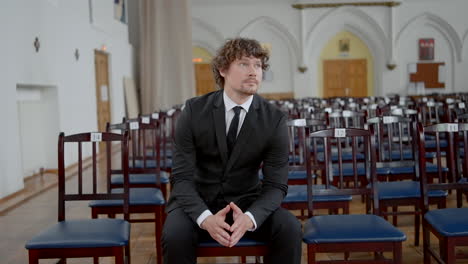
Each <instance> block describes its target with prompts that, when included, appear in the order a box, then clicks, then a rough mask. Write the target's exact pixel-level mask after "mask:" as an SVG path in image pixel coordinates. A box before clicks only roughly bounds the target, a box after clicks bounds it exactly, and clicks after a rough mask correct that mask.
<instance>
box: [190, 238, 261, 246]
mask: <svg viewBox="0 0 468 264" xmlns="http://www.w3.org/2000/svg"><path fill="white" fill-rule="evenodd" d="M265 245H266V243H265V242H262V241H257V240H253V239H250V238H246V237H243V238H241V239H240V240H239V242H238V243H237V244H236V247H251V246H265ZM198 247H223V246H222V245H221V244H219V243H218V242H217V241H216V240H214V239H212V238H205V239H203V240H202V241H200V242H199V243H198Z"/></svg>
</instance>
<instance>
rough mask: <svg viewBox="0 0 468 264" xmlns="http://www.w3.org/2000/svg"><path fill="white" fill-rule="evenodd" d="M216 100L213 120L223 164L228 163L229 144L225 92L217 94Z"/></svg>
mask: <svg viewBox="0 0 468 264" xmlns="http://www.w3.org/2000/svg"><path fill="white" fill-rule="evenodd" d="M217 96H218V97H217V98H216V99H215V100H214V103H213V105H214V107H213V122H214V126H215V130H216V141H217V142H218V148H219V153H220V154H221V160H222V161H223V166H224V165H226V162H227V160H228V155H227V151H228V150H227V144H226V116H225V115H226V113H225V112H226V111H225V109H224V102H223V92H222V91H221V92H219V93H218V94H217Z"/></svg>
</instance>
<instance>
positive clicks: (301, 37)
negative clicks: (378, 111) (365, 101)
mask: <svg viewBox="0 0 468 264" xmlns="http://www.w3.org/2000/svg"><path fill="white" fill-rule="evenodd" d="M353 1H354V0H350V1H346V2H353ZM310 2H311V1H306V0H304V1H302V0H289V1H288V0H281V1H280V0H258V1H255V2H254V3H252V1H246V0H239V1H227V0H193V1H192V11H193V13H192V16H193V22H194V23H193V27H192V30H193V32H192V36H193V44H194V45H195V44H196V45H198V46H201V47H204V48H206V49H207V50H215V49H216V48H218V47H219V46H220V45H221V44H222V42H223V41H222V39H225V38H232V37H236V36H239V35H240V36H247V37H253V38H256V39H258V40H259V41H260V42H270V43H271V44H272V52H273V55H272V60H271V61H272V63H271V67H272V69H274V72H275V80H274V81H273V82H271V83H264V85H263V87H262V88H261V92H265V93H267V92H287V91H291V92H294V93H295V95H296V97H305V96H317V95H318V94H319V92H318V91H319V89H322V88H321V87H316V86H317V85H316V83H317V81H316V80H317V78H318V76H317V72H318V67H317V64H318V63H319V61H320V57H319V55H320V53H321V51H322V49H323V48H324V46H325V45H326V43H327V42H328V40H329V39H330V38H332V37H333V36H334V35H336V34H337V33H339V32H341V31H343V30H346V31H349V32H352V33H353V34H355V35H357V36H358V37H360V38H361V39H362V40H363V42H364V43H366V45H367V46H368V48H369V50H370V52H371V53H372V56H373V59H374V65H375V66H374V73H375V74H374V75H375V76H374V85H375V89H374V91H375V94H374V95H385V94H389V93H404V94H406V93H407V86H408V79H409V78H408V72H407V64H408V63H416V62H418V52H417V49H418V46H417V45H418V44H417V43H418V42H417V40H418V39H419V38H426V37H428V38H434V39H435V45H436V49H435V60H434V62H445V64H446V70H447V73H448V74H447V75H446V88H445V89H443V90H434V89H426V92H427V93H430V92H435V91H438V92H454V91H467V90H468V87H467V85H466V83H468V74H466V73H467V72H468V62H467V60H468V19H466V15H465V14H464V12H465V10H467V9H468V1H466V0H451V1H449V2H447V1H436V0H405V1H402V2H403V3H402V4H401V5H400V6H398V7H394V8H388V7H355V6H342V7H338V8H308V9H303V10H297V9H294V8H292V4H296V3H310ZM324 2H330V3H333V2H339V1H334V0H327V1H325V0H324ZM356 2H362V1H361V0H360V1H356ZM374 2H375V1H374ZM275 53H277V54H275ZM387 64H396V66H397V67H396V68H395V69H394V70H389V69H388V68H387ZM299 66H304V67H306V68H307V71H306V72H305V73H300V72H299V71H298V67H299ZM278 72H280V73H281V77H279V78H276V77H277V76H278Z"/></svg>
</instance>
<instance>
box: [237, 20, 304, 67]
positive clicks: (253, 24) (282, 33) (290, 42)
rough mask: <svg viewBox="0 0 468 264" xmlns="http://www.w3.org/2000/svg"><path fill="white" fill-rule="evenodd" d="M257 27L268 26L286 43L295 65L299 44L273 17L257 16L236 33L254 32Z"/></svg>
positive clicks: (239, 34) (240, 34)
mask: <svg viewBox="0 0 468 264" xmlns="http://www.w3.org/2000/svg"><path fill="white" fill-rule="evenodd" d="M258 27H261V28H268V29H271V30H272V31H273V32H275V33H276V35H277V36H279V37H280V38H281V39H282V40H283V42H284V43H285V44H286V46H287V47H288V52H289V54H290V56H291V57H292V58H293V62H295V65H297V62H298V59H299V54H298V52H299V45H298V44H297V41H296V39H295V38H294V36H293V35H292V34H291V33H290V32H289V30H288V29H287V28H286V27H285V26H284V25H283V24H281V23H280V22H278V21H276V20H275V19H273V18H271V17H266V16H261V17H257V18H255V19H254V20H252V21H250V22H249V23H247V25H245V26H244V27H243V28H242V29H241V30H240V31H239V33H238V34H237V35H238V36H242V35H247V34H248V33H249V32H255V29H256V28H258Z"/></svg>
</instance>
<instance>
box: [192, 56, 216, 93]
mask: <svg viewBox="0 0 468 264" xmlns="http://www.w3.org/2000/svg"><path fill="white" fill-rule="evenodd" d="M194 65H195V80H196V89H197V92H196V94H197V96H199V95H203V94H207V93H209V92H212V91H215V90H216V85H215V81H214V77H213V71H212V70H211V65H210V64H207V63H200V64H194Z"/></svg>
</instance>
